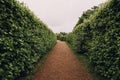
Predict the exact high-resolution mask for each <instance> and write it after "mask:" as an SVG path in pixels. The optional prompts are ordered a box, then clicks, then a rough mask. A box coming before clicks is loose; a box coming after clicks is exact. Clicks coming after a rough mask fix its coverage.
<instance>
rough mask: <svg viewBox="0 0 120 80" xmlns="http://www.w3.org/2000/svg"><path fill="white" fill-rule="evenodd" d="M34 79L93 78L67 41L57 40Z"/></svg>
mask: <svg viewBox="0 0 120 80" xmlns="http://www.w3.org/2000/svg"><path fill="white" fill-rule="evenodd" d="M33 80H92V78H91V76H90V75H89V73H88V72H87V70H86V69H85V68H84V67H83V66H82V65H81V64H80V62H79V60H78V59H77V57H76V56H75V55H74V54H73V52H72V51H71V49H70V48H69V47H68V46H67V45H66V43H65V42H61V41H57V44H56V46H55V47H54V48H53V50H52V51H51V52H50V55H49V56H48V58H47V60H46V61H45V63H44V65H43V66H42V68H41V70H38V72H37V73H36V75H35V77H34V78H33Z"/></svg>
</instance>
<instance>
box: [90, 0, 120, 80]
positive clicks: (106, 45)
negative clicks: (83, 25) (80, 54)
mask: <svg viewBox="0 0 120 80" xmlns="http://www.w3.org/2000/svg"><path fill="white" fill-rule="evenodd" d="M118 6H120V1H119V0H110V2H108V3H106V4H105V5H104V6H103V7H101V8H100V9H99V11H98V12H96V15H95V17H94V18H93V20H92V21H91V28H92V29H91V32H92V34H93V36H92V37H93V38H92V41H91V49H90V53H91V54H90V59H91V62H92V64H93V65H94V66H95V70H96V71H97V72H99V73H100V74H101V75H102V76H105V77H106V80H119V79H120V76H119V75H120V18H119V17H120V8H119V7H118Z"/></svg>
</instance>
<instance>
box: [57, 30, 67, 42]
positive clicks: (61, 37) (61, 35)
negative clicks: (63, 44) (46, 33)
mask: <svg viewBox="0 0 120 80" xmlns="http://www.w3.org/2000/svg"><path fill="white" fill-rule="evenodd" d="M56 35H57V39H58V40H61V41H66V35H67V33H65V32H60V33H56Z"/></svg>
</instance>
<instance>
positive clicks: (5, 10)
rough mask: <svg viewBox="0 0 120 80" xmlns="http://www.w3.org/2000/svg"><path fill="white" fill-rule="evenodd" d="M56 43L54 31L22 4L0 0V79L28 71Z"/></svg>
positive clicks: (13, 78) (4, 79)
mask: <svg viewBox="0 0 120 80" xmlns="http://www.w3.org/2000/svg"><path fill="white" fill-rule="evenodd" d="M55 43H56V36H55V34H54V33H53V32H52V31H51V30H50V29H48V27H47V26H46V25H45V24H44V23H43V22H42V21H40V20H39V19H38V18H37V17H36V16H35V15H34V14H33V13H32V12H31V11H30V10H29V9H28V8H27V7H26V6H24V4H22V3H19V2H18V1H16V0H0V80H16V79H17V77H19V76H22V75H25V74H27V73H29V72H30V70H31V69H32V68H33V67H34V63H36V62H37V61H38V59H40V58H41V57H43V56H44V55H45V54H46V53H47V52H48V51H49V50H50V49H51V48H52V47H53V46H54V45H55Z"/></svg>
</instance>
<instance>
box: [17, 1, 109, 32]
mask: <svg viewBox="0 0 120 80" xmlns="http://www.w3.org/2000/svg"><path fill="white" fill-rule="evenodd" d="M18 1H20V2H24V3H25V4H26V6H28V7H29V8H30V9H31V11H33V12H34V14H35V15H36V16H37V17H38V18H40V19H41V20H42V21H43V22H44V23H45V24H47V25H48V27H49V28H50V29H52V30H53V31H54V32H55V33H59V32H71V31H72V29H73V27H74V26H75V24H76V23H77V21H78V17H80V16H81V15H82V13H83V11H86V10H87V9H90V8H91V7H93V6H95V5H96V6H97V5H99V4H100V3H104V2H105V1H107V0H18Z"/></svg>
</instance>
